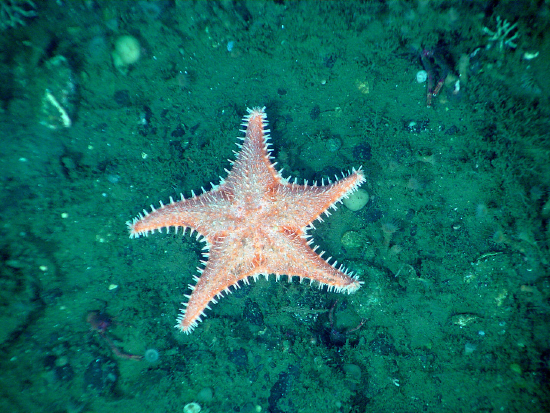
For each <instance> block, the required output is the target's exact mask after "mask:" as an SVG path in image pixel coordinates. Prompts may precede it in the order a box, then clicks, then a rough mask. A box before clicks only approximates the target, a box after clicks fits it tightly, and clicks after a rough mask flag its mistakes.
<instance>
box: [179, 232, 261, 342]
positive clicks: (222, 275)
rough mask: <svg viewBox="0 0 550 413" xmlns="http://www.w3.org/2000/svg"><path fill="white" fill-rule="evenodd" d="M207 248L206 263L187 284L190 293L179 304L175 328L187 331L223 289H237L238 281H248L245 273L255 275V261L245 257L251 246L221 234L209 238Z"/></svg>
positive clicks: (248, 255) (189, 330) (227, 290)
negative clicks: (192, 281) (179, 310)
mask: <svg viewBox="0 0 550 413" xmlns="http://www.w3.org/2000/svg"><path fill="white" fill-rule="evenodd" d="M210 247H211V248H210V252H209V253H208V262H204V264H205V267H204V268H203V269H199V272H200V273H201V274H200V276H195V277H194V280H195V281H196V284H195V285H192V284H189V288H190V289H191V290H192V293H191V295H186V298H187V299H188V301H187V302H183V303H182V304H183V306H184V308H182V309H181V313H180V315H179V317H178V323H177V324H176V328H179V329H180V330H181V331H183V332H184V333H187V334H189V333H191V331H192V330H193V329H194V328H195V327H196V326H197V325H198V323H199V322H200V321H201V318H203V317H205V316H206V314H205V313H204V310H205V309H210V306H209V304H210V303H214V304H216V303H217V299H218V298H221V297H222V295H223V292H226V293H229V292H231V290H230V287H231V286H234V288H238V282H239V281H240V280H244V282H246V283H248V280H247V279H248V277H249V276H257V275H259V274H258V272H257V268H258V265H257V262H255V260H254V259H253V258H252V259H251V258H249V257H251V256H253V255H254V254H252V253H250V251H251V247H252V246H251V245H248V246H246V245H243V243H241V242H236V240H235V238H234V237H232V236H230V235H227V236H225V235H223V234H222V235H218V236H216V237H215V238H214V239H213V243H212V245H211V246H210Z"/></svg>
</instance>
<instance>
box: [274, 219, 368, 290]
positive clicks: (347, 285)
mask: <svg viewBox="0 0 550 413" xmlns="http://www.w3.org/2000/svg"><path fill="white" fill-rule="evenodd" d="M281 236H282V237H284V238H285V242H284V250H282V251H281V252H279V254H278V255H279V259H276V260H271V261H270V262H269V263H268V265H267V268H266V269H265V272H267V273H275V275H276V276H279V275H280V274H287V275H288V277H289V279H292V277H299V278H300V281H302V280H303V279H304V278H308V279H310V280H311V281H312V282H313V281H315V282H317V283H319V287H322V286H324V285H326V286H327V288H328V290H329V291H330V290H335V291H336V292H347V293H352V292H355V291H357V290H358V289H359V288H360V286H361V284H362V282H361V281H359V280H358V278H357V276H354V275H353V274H352V273H351V272H350V271H348V270H347V269H346V268H345V267H344V266H343V265H338V264H337V262H336V261H333V263H329V262H328V261H329V260H330V259H331V258H332V257H329V258H328V260H325V259H323V258H322V255H323V253H324V251H323V252H321V254H320V255H319V254H317V253H316V252H315V251H314V249H311V247H310V246H309V244H310V243H308V241H307V240H306V238H305V237H304V236H302V235H299V234H298V233H296V232H294V231H292V230H291V229H282V231H281ZM280 244H282V243H280ZM316 248H317V247H315V249H316ZM293 257H299V259H293ZM283 258H286V259H283Z"/></svg>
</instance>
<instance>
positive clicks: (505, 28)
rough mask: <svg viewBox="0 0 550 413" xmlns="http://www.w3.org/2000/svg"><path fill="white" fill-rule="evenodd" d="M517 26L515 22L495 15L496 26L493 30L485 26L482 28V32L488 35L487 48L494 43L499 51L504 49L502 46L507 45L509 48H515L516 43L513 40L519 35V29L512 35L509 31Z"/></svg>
mask: <svg viewBox="0 0 550 413" xmlns="http://www.w3.org/2000/svg"><path fill="white" fill-rule="evenodd" d="M517 26H518V24H517V22H516V23H514V24H511V23H510V22H509V21H508V20H506V19H504V20H502V19H501V18H500V16H497V27H496V29H495V31H493V30H490V29H489V28H487V27H484V28H483V33H485V34H486V35H488V36H489V44H487V49H489V48H491V47H493V45H496V47H497V49H498V51H499V52H503V51H504V46H507V47H509V48H510V49H515V48H516V47H517V46H518V45H517V43H515V40H516V39H517V38H518V37H519V30H518V31H516V32H515V33H514V34H513V35H511V32H512V31H514V30H516V28H517Z"/></svg>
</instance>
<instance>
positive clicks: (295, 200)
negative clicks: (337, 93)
mask: <svg viewBox="0 0 550 413" xmlns="http://www.w3.org/2000/svg"><path fill="white" fill-rule="evenodd" d="M247 111H248V115H247V116H245V117H244V119H243V123H242V126H243V127H246V129H245V130H242V132H244V133H245V134H246V136H245V137H244V138H241V139H242V140H243V142H242V144H240V145H238V146H239V148H240V151H239V152H238V153H237V159H236V160H235V161H234V162H233V163H232V168H231V171H227V170H226V172H227V173H228V176H227V179H225V180H223V179H222V178H220V179H221V182H220V185H213V187H212V190H210V191H208V192H206V191H205V190H204V189H203V193H202V194H201V195H199V196H195V194H194V193H193V196H192V197H191V198H188V199H185V198H184V197H183V195H182V196H181V201H179V202H174V200H173V199H172V198H171V197H170V204H169V205H163V203H162V202H161V203H160V208H159V209H155V208H154V207H153V206H152V205H151V212H147V211H145V210H144V211H143V214H139V217H137V218H134V219H133V220H132V221H129V222H127V224H128V228H129V230H130V238H137V237H139V236H140V235H148V234H149V233H153V232H155V230H158V231H159V232H161V231H162V228H166V232H169V230H170V227H175V230H176V232H177V229H178V228H179V227H181V228H183V233H185V230H186V229H187V228H190V232H191V234H192V233H193V232H194V231H197V232H198V234H199V235H198V236H197V238H200V237H201V236H202V238H203V239H204V240H205V241H206V245H205V247H204V251H205V252H204V253H203V256H204V258H205V260H203V261H201V262H202V264H203V265H204V267H203V268H199V269H198V270H199V273H200V276H199V277H197V276H195V277H194V280H195V282H196V285H194V286H193V285H189V288H190V289H191V291H192V293H191V295H186V297H187V298H188V302H187V303H182V304H183V305H184V308H182V309H181V313H180V315H179V317H178V319H177V324H176V326H175V327H176V328H179V329H180V330H181V331H183V332H185V333H190V332H191V331H192V330H193V329H194V328H195V327H196V326H197V324H198V323H199V321H201V317H204V316H205V314H204V310H205V309H206V308H208V309H210V307H209V303H210V302H213V303H216V302H217V301H216V299H217V298H220V297H222V293H223V292H224V291H225V292H227V293H228V292H230V289H229V287H230V286H234V288H237V287H238V282H239V281H241V280H242V281H243V282H245V283H248V277H252V278H253V279H254V280H256V279H257V278H258V277H259V276H260V275H264V276H265V277H266V279H267V278H268V275H269V274H275V279H276V280H279V278H280V276H281V275H282V274H286V275H287V276H288V278H289V281H290V280H292V277H298V278H299V279H300V281H302V280H303V279H304V278H309V279H310V280H311V281H310V283H312V282H314V281H315V282H317V283H318V284H319V287H320V288H321V287H322V286H323V285H326V286H327V288H328V290H329V291H330V290H335V291H337V292H341V291H344V292H347V293H352V292H354V291H356V290H357V289H358V288H359V287H360V286H361V284H362V282H361V281H359V280H358V278H357V276H355V275H353V274H352V273H350V272H348V270H346V269H345V268H343V266H342V265H340V266H339V267H338V268H337V267H336V265H337V263H336V262H333V263H332V264H329V261H330V259H331V258H332V257H330V258H328V259H327V260H326V261H325V260H324V259H323V258H321V257H322V255H323V253H324V251H323V252H322V253H321V254H320V255H318V254H317V253H315V250H316V249H317V247H316V246H315V247H314V248H313V249H312V248H311V247H310V245H311V244H312V243H313V240H312V239H310V237H311V236H310V235H309V234H308V233H307V231H308V230H309V229H310V228H314V226H313V221H315V220H316V219H318V220H320V221H322V218H321V214H322V213H323V212H324V213H325V214H326V215H327V216H328V215H330V213H329V211H328V209H329V208H330V207H332V208H333V209H336V205H335V204H336V203H337V202H338V201H341V199H342V198H344V197H347V196H348V195H349V194H350V193H351V192H353V191H354V190H356V189H357V188H358V187H359V185H361V184H362V183H363V182H364V181H365V177H364V174H363V171H362V170H361V169H359V170H355V169H354V170H353V171H352V173H351V174H348V175H347V176H344V178H343V179H341V180H339V181H337V182H334V183H330V182H329V184H328V185H324V182H322V183H321V185H317V184H316V183H315V182H314V183H313V185H307V182H305V183H304V185H298V184H297V183H296V180H295V181H294V182H293V183H291V182H289V180H288V179H285V178H283V177H282V176H281V175H280V173H279V172H278V171H277V170H276V169H275V165H276V164H275V163H272V162H271V160H272V158H271V156H270V153H271V152H270V150H269V143H268V140H269V130H268V129H266V127H267V117H266V114H265V107H264V108H254V109H252V110H251V109H247ZM206 258H208V261H206Z"/></svg>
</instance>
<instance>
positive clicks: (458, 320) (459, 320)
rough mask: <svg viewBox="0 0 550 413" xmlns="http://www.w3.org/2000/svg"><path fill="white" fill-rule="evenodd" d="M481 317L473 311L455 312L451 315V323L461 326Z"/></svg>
mask: <svg viewBox="0 0 550 413" xmlns="http://www.w3.org/2000/svg"><path fill="white" fill-rule="evenodd" d="M480 318H481V317H479V316H478V315H475V314H472V313H462V314H455V315H454V316H452V317H451V323H452V324H454V325H456V326H459V327H466V326H467V325H469V324H471V323H472V322H474V321H477V320H479V319H480Z"/></svg>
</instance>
